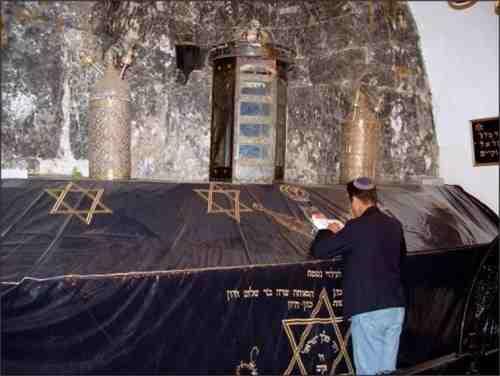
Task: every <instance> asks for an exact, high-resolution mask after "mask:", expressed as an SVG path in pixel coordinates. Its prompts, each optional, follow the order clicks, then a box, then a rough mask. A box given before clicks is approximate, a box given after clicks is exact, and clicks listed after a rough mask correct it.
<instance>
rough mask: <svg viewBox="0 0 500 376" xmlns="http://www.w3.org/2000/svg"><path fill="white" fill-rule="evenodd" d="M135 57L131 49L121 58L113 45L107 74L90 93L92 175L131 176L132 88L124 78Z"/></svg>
mask: <svg viewBox="0 0 500 376" xmlns="http://www.w3.org/2000/svg"><path fill="white" fill-rule="evenodd" d="M132 57H133V51H132V52H131V50H129V53H128V54H127V55H126V56H125V58H124V59H120V54H119V52H118V51H117V50H115V49H114V48H110V49H109V50H108V52H107V53H106V55H105V64H106V70H105V72H104V76H103V77H102V78H101V80H99V81H98V82H97V83H96V85H95V86H94V88H93V90H92V92H91V95H90V116H89V117H90V123H89V175H90V177H91V178H93V179H104V180H114V179H129V178H130V170H131V165H130V161H131V155H130V154H131V153H130V88H129V84H128V82H127V81H126V80H124V79H123V78H124V73H125V70H126V68H127V67H128V66H129V65H130V64H131V63H132ZM120 68H122V69H121V71H120Z"/></svg>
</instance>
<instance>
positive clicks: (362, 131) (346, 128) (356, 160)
mask: <svg viewBox="0 0 500 376" xmlns="http://www.w3.org/2000/svg"><path fill="white" fill-rule="evenodd" d="M348 119H349V120H348V121H347V122H346V123H345V124H344V125H343V127H342V149H341V155H340V183H342V184H345V183H347V182H349V181H351V180H353V179H356V178H358V177H360V176H367V177H369V178H371V179H373V180H375V178H376V166H377V151H378V148H379V143H380V131H381V124H380V121H379V120H378V117H377V114H376V112H375V111H374V110H372V109H371V108H370V104H369V102H368V98H367V97H366V95H365V94H363V92H361V91H360V90H358V91H357V93H356V99H355V101H354V108H353V111H352V114H350V115H349V117H348Z"/></svg>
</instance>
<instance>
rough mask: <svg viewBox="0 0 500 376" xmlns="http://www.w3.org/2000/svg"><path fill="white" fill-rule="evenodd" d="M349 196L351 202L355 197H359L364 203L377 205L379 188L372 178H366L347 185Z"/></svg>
mask: <svg viewBox="0 0 500 376" xmlns="http://www.w3.org/2000/svg"><path fill="white" fill-rule="evenodd" d="M347 194H348V195H349V200H350V201H351V202H352V198H353V197H357V198H358V199H359V200H361V201H363V202H364V203H372V204H376V203H377V187H376V186H375V183H374V182H373V181H372V180H371V179H370V178H367V177H364V176H363V177H360V178H357V179H354V180H352V181H350V182H349V183H347Z"/></svg>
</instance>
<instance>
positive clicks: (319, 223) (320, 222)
mask: <svg viewBox="0 0 500 376" xmlns="http://www.w3.org/2000/svg"><path fill="white" fill-rule="evenodd" d="M311 221H312V223H313V225H314V227H316V228H317V229H318V230H326V229H327V228H328V226H329V225H330V223H337V224H338V225H339V226H340V228H342V227H344V224H343V223H342V222H340V221H339V220H338V219H329V218H315V217H314V216H313V217H312V218H311Z"/></svg>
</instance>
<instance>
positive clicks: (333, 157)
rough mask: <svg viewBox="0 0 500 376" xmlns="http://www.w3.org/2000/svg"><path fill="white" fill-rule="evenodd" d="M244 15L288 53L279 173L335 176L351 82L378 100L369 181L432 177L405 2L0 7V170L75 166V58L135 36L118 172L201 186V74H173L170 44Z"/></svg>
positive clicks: (208, 34) (226, 27)
mask: <svg viewBox="0 0 500 376" xmlns="http://www.w3.org/2000/svg"><path fill="white" fill-rule="evenodd" d="M253 18H255V19H258V20H259V21H260V23H261V25H262V26H263V28H264V29H265V30H267V31H269V32H270V33H271V34H272V36H273V37H274V41H275V42H276V43H279V44H282V45H285V46H288V47H291V48H294V49H295V51H296V53H297V59H296V65H295V67H294V68H293V70H292V71H291V72H290V74H289V86H288V117H287V152H286V170H285V176H286V180H287V181H290V182H298V183H305V184H331V183H336V182H337V181H338V178H339V159H340V158H339V157H340V155H339V150H340V141H341V140H340V138H341V130H342V124H343V123H344V122H345V121H346V120H347V119H348V118H349V114H350V112H351V110H352V104H353V99H354V93H355V90H356V88H357V85H358V84H360V83H361V84H362V85H363V89H364V91H365V92H366V93H367V94H368V95H369V96H370V98H372V100H373V105H374V106H375V102H376V103H381V111H380V114H379V116H380V121H381V122H382V124H383V132H382V133H383V136H382V138H381V142H380V145H379V155H380V158H379V162H378V166H377V167H378V175H379V176H378V178H379V180H381V181H391V182H392V181H395V182H404V181H409V180H413V179H416V178H419V177H422V176H437V174H438V165H437V163H438V148H437V140H436V134H435V128H434V123H433V118H432V101H431V93H430V89H429V85H428V82H427V77H426V73H425V69H424V64H423V61H422V58H421V53H420V49H419V45H418V42H419V38H418V33H417V29H416V26H415V23H414V20H413V17H412V15H411V13H410V11H409V8H408V6H407V4H405V3H404V2H396V1H393V0H384V1H342V0H339V1H331V0H317V1H299V0H298V1H277V0H275V1H250V0H241V1H234V0H233V1H193V2H184V1H182V2H181V1H165V2H163V1H156V2H155V1H146V2H135V1H122V2H121V3H120V4H119V5H116V3H115V5H114V6H113V3H111V2H107V1H104V2H84V1H81V2H80V1H64V2H62V1H61V2H54V1H38V2H36V1H33V2H14V1H4V2H3V4H2V25H3V27H2V49H1V54H2V83H1V85H2V86H1V89H2V119H1V120H2V130H1V136H2V141H1V142H2V159H1V163H2V167H3V168H6V167H25V168H28V169H29V170H30V171H31V172H32V173H52V174H55V173H58V174H60V173H63V174H70V173H71V172H72V171H74V170H75V168H76V169H78V170H79V171H81V172H82V173H84V174H85V173H86V171H87V169H88V163H87V161H86V155H87V128H88V117H87V112H88V108H89V103H88V99H89V93H90V89H91V87H92V86H93V85H94V83H95V82H96V80H98V78H99V77H100V75H99V74H98V73H97V72H96V71H95V70H94V69H92V67H91V66H89V65H85V64H83V63H82V60H81V58H80V56H81V53H82V52H83V53H86V54H88V55H89V54H90V55H93V56H95V57H96V59H98V58H100V57H101V56H102V54H103V53H104V51H105V50H106V48H108V47H109V45H110V44H112V43H115V44H120V43H123V44H126V42H130V41H132V40H133V41H135V42H136V43H138V48H137V53H138V57H137V59H136V62H135V64H134V65H133V66H132V67H131V68H130V69H129V70H128V73H127V78H128V80H129V82H130V86H131V91H132V101H133V102H132V108H133V120H132V176H133V177H134V178H154V179H167V180H176V181H207V180H208V165H209V149H210V120H211V102H210V97H211V81H212V68H211V67H210V65H209V64H208V62H207V61H206V60H205V62H204V65H203V68H202V69H199V70H195V71H193V72H192V73H191V74H190V76H189V79H188V80H187V82H184V81H185V80H184V77H183V73H182V72H180V71H179V70H178V69H177V67H176V57H175V45H176V43H180V42H192V43H195V44H197V45H199V46H201V47H202V48H203V50H204V51H206V50H207V49H208V48H210V46H212V45H214V44H216V43H219V42H221V41H223V40H225V39H227V38H228V37H230V36H231V35H232V33H233V31H234V30H235V28H237V27H241V26H245V25H246V24H247V23H248V22H249V21H250V20H251V19H253Z"/></svg>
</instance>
